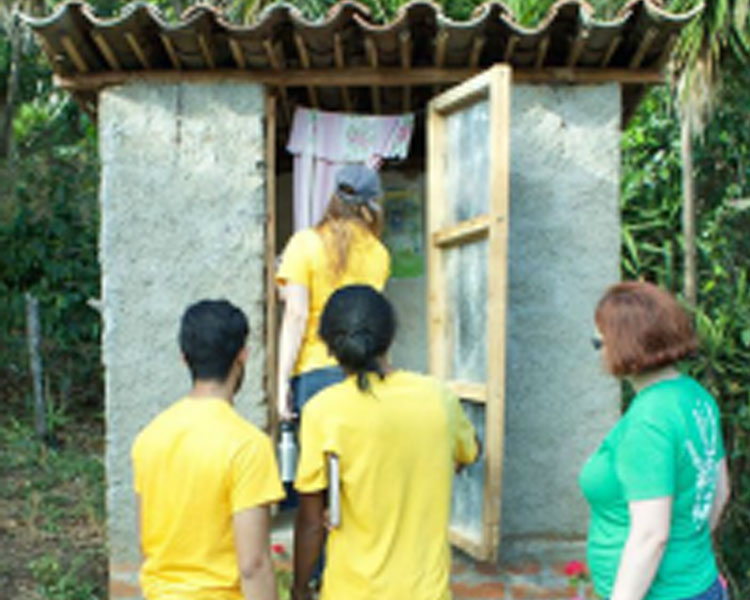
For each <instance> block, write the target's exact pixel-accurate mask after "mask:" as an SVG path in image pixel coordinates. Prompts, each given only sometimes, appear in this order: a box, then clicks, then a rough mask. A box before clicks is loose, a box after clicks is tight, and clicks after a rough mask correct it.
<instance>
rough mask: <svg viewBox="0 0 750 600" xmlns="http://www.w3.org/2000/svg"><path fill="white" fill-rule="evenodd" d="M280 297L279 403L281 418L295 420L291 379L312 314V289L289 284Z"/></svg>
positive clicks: (277, 399) (282, 290)
mask: <svg viewBox="0 0 750 600" xmlns="http://www.w3.org/2000/svg"><path fill="white" fill-rule="evenodd" d="M281 298H282V300H283V301H284V316H283V318H282V321H281V332H280V334H279V367H278V368H279V371H278V379H277V386H276V394H277V395H276V402H277V403H278V411H279V418H280V419H281V420H282V421H288V420H290V419H292V418H293V417H294V416H295V415H294V410H293V407H292V406H291V394H290V390H289V380H290V378H291V375H292V369H293V368H294V363H295V362H296V361H297V355H298V354H299V349H300V346H301V344H302V337H303V336H304V334H305V327H306V326H307V318H308V314H309V292H308V289H307V288H306V287H305V286H304V285H300V284H298V283H287V284H286V285H285V286H284V287H283V288H281Z"/></svg>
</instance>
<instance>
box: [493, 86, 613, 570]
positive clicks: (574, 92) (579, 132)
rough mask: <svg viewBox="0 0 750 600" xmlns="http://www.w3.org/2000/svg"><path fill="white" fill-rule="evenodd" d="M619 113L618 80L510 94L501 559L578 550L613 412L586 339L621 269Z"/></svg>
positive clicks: (607, 383) (608, 387)
mask: <svg viewBox="0 0 750 600" xmlns="http://www.w3.org/2000/svg"><path fill="white" fill-rule="evenodd" d="M619 122H620V92H619V88H618V86H617V85H616V84H609V85H601V86H591V87H584V86H576V87H556V88H551V87H542V86H517V87H515V88H514V91H513V100H512V126H511V221H510V222H511V232H510V253H509V260H510V290H509V314H508V338H507V339H508V358H507V361H508V362H507V369H508V371H507V373H508V384H507V385H508V387H507V404H506V420H505V458H504V471H503V498H502V503H503V507H502V518H501V526H502V533H503V543H502V545H501V554H502V555H503V556H505V557H506V558H507V557H511V556H513V555H516V554H521V553H535V554H544V553H545V552H553V553H555V552H557V553H558V554H559V553H560V552H561V551H562V552H565V547H566V542H572V546H573V548H571V550H572V549H576V548H580V542H579V543H576V540H580V539H581V538H582V536H583V534H584V533H585V528H586V522H587V512H586V505H585V502H584V500H583V498H582V496H581V494H580V492H579V488H578V483H577V479H578V472H579V470H580V468H581V466H582V464H583V461H584V460H585V458H586V457H587V456H588V454H589V453H590V452H591V451H593V450H594V448H595V447H596V445H597V444H598V443H599V442H600V441H601V439H602V438H603V436H604V434H605V433H606V431H607V430H608V429H609V427H610V426H611V425H612V423H613V422H614V421H615V420H616V418H617V414H618V398H619V388H618V386H617V384H616V383H615V381H614V380H612V379H610V378H608V377H606V376H605V375H604V374H603V371H602V369H601V366H600V362H599V356H598V354H597V353H596V352H594V351H593V350H592V348H591V344H590V338H591V335H592V331H593V328H594V325H593V321H592V314H593V309H594V305H595V303H596V301H597V300H598V298H599V296H600V295H601V293H602V292H603V290H604V289H605V287H606V286H607V285H609V284H610V283H612V282H614V281H616V280H617V279H618V278H619V248H620V241H619V239H620V236H619V226H620V223H619V208H618V197H619V167H620V150H619V139H620V137H619V136H620V132H619Z"/></svg>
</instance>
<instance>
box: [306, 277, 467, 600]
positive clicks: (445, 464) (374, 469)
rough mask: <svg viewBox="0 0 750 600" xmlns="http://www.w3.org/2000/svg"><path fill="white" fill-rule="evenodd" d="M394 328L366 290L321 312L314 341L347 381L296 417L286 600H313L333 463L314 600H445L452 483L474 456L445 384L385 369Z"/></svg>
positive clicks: (349, 290) (386, 310)
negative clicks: (334, 518)
mask: <svg viewBox="0 0 750 600" xmlns="http://www.w3.org/2000/svg"><path fill="white" fill-rule="evenodd" d="M395 328H396V320H395V315H394V311H393V308H392V306H391V305H390V303H389V302H388V300H387V299H386V298H385V297H384V296H383V295H382V294H380V293H379V292H377V291H376V290H375V289H373V288H371V287H368V286H362V285H353V286H346V287H343V288H341V289H339V290H338V291H336V292H335V293H334V294H333V295H332V296H331V298H330V299H329V301H328V303H327V304H326V306H325V309H324V311H323V314H322V317H321V322H320V336H321V338H322V339H323V340H324V342H325V344H326V346H327V347H328V349H329V350H330V351H331V353H332V354H333V355H334V356H335V357H336V359H337V360H338V361H339V363H340V365H341V366H342V367H343V369H344V371H345V372H346V374H347V377H346V379H345V380H344V381H343V382H340V383H338V384H335V385H332V386H330V387H328V388H326V389H325V390H323V391H322V392H320V393H318V394H317V395H316V396H315V397H314V398H312V399H311V400H310V402H308V404H307V405H306V406H305V407H304V409H303V411H302V422H301V444H300V445H301V456H300V462H299V466H298V470H297V477H296V479H295V488H296V489H297V491H298V493H299V495H300V507H299V510H298V512H297V520H296V526H295V541H294V584H293V592H292V598H293V599H294V600H306V599H308V598H310V597H311V591H310V589H309V588H308V586H307V584H306V582H307V580H308V577H309V574H310V572H311V570H312V568H313V566H314V564H315V561H316V559H317V556H318V553H319V552H320V550H321V545H322V541H323V537H324V529H325V519H326V517H325V513H324V511H325V510H326V509H325V504H326V499H325V492H326V490H327V488H328V486H329V480H328V471H327V467H326V465H327V460H328V456H329V455H332V454H333V455H336V456H337V457H338V461H339V472H340V486H339V493H340V507H341V519H340V524H339V525H338V526H336V527H333V528H331V529H330V530H329V532H328V539H327V545H326V568H325V571H324V572H323V585H322V590H321V600H340V599H342V598H346V600H372V599H373V598H377V599H378V600H404V599H407V598H408V599H409V600H447V599H449V598H450V583H449V576H450V546H449V542H448V521H449V516H450V499H451V485H452V481H453V474H454V471H455V469H456V468H458V467H460V466H461V465H465V464H468V463H471V462H473V461H475V460H476V459H477V458H478V454H479V447H478V443H477V440H476V435H475V431H474V428H473V427H472V425H471V423H470V421H469V420H468V418H467V417H466V415H465V414H464V412H463V410H462V408H461V406H460V403H459V400H458V398H457V397H456V396H455V395H453V394H452V393H451V392H450V391H449V390H448V389H447V388H446V386H445V385H443V384H442V383H441V382H439V381H438V380H436V379H434V378H432V377H429V376H425V375H420V374H417V373H411V372H407V371H399V370H394V369H392V368H391V367H390V365H389V364H388V361H387V360H386V353H387V351H388V348H389V347H390V345H391V342H392V340H393V336H394V333H395Z"/></svg>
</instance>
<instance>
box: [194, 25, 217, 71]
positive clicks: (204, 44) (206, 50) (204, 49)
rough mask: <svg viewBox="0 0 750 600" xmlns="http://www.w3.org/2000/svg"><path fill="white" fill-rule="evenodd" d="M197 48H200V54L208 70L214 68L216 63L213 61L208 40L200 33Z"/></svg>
mask: <svg viewBox="0 0 750 600" xmlns="http://www.w3.org/2000/svg"><path fill="white" fill-rule="evenodd" d="M198 46H200V49H201V54H203V58H204V59H205V61H206V64H207V65H208V68H209V69H215V68H216V61H215V60H214V53H213V52H212V51H211V47H210V45H209V42H208V39H207V38H206V36H205V35H204V34H202V33H199V34H198Z"/></svg>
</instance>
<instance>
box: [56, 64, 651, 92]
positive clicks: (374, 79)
mask: <svg viewBox="0 0 750 600" xmlns="http://www.w3.org/2000/svg"><path fill="white" fill-rule="evenodd" d="M479 72H480V70H479V69H470V68H452V69H435V68H434V67H413V68H409V69H402V68H400V67H381V68H378V69H372V68H370V67H347V68H346V69H344V70H341V71H331V70H327V69H310V70H307V69H287V70H283V71H271V70H255V69H252V70H251V69H248V70H247V71H239V70H237V69H217V70H215V71H208V70H205V71H180V72H176V71H174V70H171V69H163V70H155V71H149V72H143V71H119V72H114V71H105V72H97V73H79V74H72V75H66V76H56V77H55V82H56V84H57V85H59V86H60V87H63V88H65V89H72V90H80V91H86V90H97V89H100V88H102V87H106V86H108V85H120V84H122V83H124V82H126V81H128V80H130V79H133V78H136V79H139V80H149V79H153V80H157V81H216V80H227V79H229V80H237V81H251V82H253V83H260V84H264V85H270V86H275V87H300V86H307V85H311V86H332V87H337V86H342V85H346V86H352V87H368V86H370V87H372V86H374V87H402V86H404V85H412V86H417V85H427V86H430V85H434V84H438V83H439V84H445V85H450V84H453V83H457V82H460V81H464V80H465V79H468V78H470V77H472V76H474V75H477V74H479ZM513 81H515V82H523V83H530V84H549V83H571V84H572V83H577V84H596V83H606V82H613V81H617V82H619V83H622V84H639V85H640V84H655V83H664V74H663V73H661V72H660V71H657V70H654V69H642V70H631V69H608V70H605V71H602V70H601V69H598V68H592V69H584V68H580V69H567V68H565V67H545V68H543V69H538V70H536V69H515V70H514V71H513Z"/></svg>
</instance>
